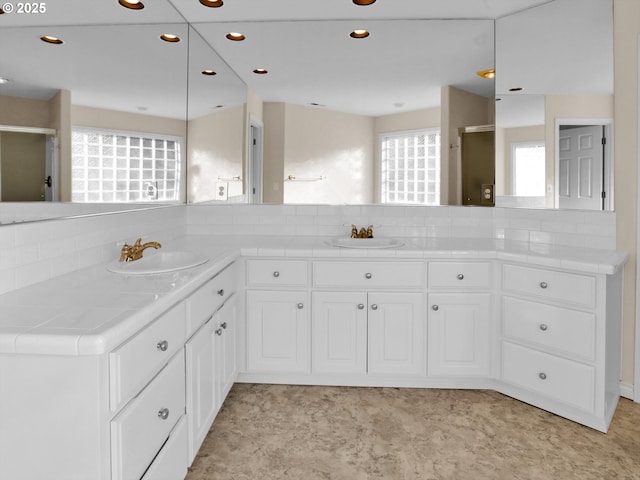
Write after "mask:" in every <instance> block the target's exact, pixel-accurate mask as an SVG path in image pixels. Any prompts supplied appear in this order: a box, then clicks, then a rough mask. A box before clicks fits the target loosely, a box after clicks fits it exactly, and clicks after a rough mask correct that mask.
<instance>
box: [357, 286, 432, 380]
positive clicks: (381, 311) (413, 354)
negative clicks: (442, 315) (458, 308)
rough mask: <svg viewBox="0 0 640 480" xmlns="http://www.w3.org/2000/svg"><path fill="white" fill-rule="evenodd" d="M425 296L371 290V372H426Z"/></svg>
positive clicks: (419, 373)
mask: <svg viewBox="0 0 640 480" xmlns="http://www.w3.org/2000/svg"><path fill="white" fill-rule="evenodd" d="M425 323H426V319H425V318H424V295H423V294H420V293H369V373H388V374H407V375H424V374H425V373H426V360H425Z"/></svg>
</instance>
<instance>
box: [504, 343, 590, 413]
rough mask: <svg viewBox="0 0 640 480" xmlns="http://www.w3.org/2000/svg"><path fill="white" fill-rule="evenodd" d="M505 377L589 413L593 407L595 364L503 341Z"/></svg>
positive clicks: (506, 379) (516, 383)
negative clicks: (583, 362) (575, 360)
mask: <svg viewBox="0 0 640 480" xmlns="http://www.w3.org/2000/svg"><path fill="white" fill-rule="evenodd" d="M502 379H503V380H504V381H505V382H508V383H511V384H514V385H518V386H520V387H523V388H526V389H528V390H532V391H534V392H537V393H540V394H542V395H545V396H547V397H550V398H553V399H555V400H558V401H560V402H563V403H567V404H571V405H574V406H576V407H579V408H582V409H584V410H587V411H589V412H592V411H593V407H594V394H595V391H594V385H595V383H594V382H595V369H594V367H591V366H588V365H583V364H581V363H578V362H573V361H571V360H566V359H564V358H560V357H556V356H554V355H549V354H547V353H543V352H538V351H536V350H532V349H530V348H526V347H522V346H519V345H515V344H513V343H509V342H502Z"/></svg>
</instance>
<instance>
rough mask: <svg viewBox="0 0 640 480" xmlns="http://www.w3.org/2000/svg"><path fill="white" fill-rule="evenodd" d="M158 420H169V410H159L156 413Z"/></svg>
mask: <svg viewBox="0 0 640 480" xmlns="http://www.w3.org/2000/svg"><path fill="white" fill-rule="evenodd" d="M158 418H160V419H162V420H166V419H167V418H169V409H168V408H163V409H162V410H160V411H159V412H158Z"/></svg>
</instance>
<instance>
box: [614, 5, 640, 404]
mask: <svg viewBox="0 0 640 480" xmlns="http://www.w3.org/2000/svg"><path fill="white" fill-rule="evenodd" d="M639 18H640V2H638V1H637V0H613V36H614V39H613V44H614V82H615V83H614V91H615V97H614V112H615V114H614V129H615V133H614V135H615V138H614V151H615V172H614V177H615V195H616V205H615V208H616V214H617V216H618V222H617V239H618V245H617V246H618V249H619V250H623V251H625V252H628V253H629V261H628V262H627V265H626V267H625V271H624V294H623V298H624V304H623V325H622V381H623V382H624V383H627V384H632V383H634V380H633V379H634V359H635V355H640V352H635V354H634V350H635V346H634V337H635V335H636V328H635V326H636V302H637V299H636V273H637V272H636V268H637V230H638V35H640V22H638V19H639ZM636 364H638V363H637V362H636ZM636 379H638V380H640V372H636ZM638 389H640V385H637V386H636V398H638V397H639V396H640V395H639V394H638Z"/></svg>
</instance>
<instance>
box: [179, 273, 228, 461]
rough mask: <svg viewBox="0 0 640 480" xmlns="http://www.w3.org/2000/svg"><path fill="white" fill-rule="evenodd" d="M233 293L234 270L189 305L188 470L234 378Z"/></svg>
mask: <svg viewBox="0 0 640 480" xmlns="http://www.w3.org/2000/svg"><path fill="white" fill-rule="evenodd" d="M235 292H236V275H235V264H232V265H230V266H228V267H226V268H225V269H224V270H222V271H221V272H220V273H218V274H217V275H216V276H215V277H214V278H212V279H211V280H209V281H208V282H207V283H205V284H204V285H203V286H202V287H200V288H199V289H198V290H197V291H196V292H194V293H193V294H192V295H191V296H190V297H189V298H188V299H187V311H188V317H187V318H188V321H187V325H188V327H189V328H190V329H195V333H194V334H193V335H192V336H191V338H190V339H189V340H188V341H187V343H186V344H185V356H186V391H187V397H186V412H187V425H188V452H189V464H191V462H192V461H193V459H194V458H195V456H196V453H197V452H198V449H199V448H200V446H201V445H202V442H203V441H204V439H205V437H206V435H207V432H208V431H209V428H210V427H211V425H212V424H213V421H214V419H215V417H216V415H217V414H218V411H219V410H220V407H221V406H222V402H224V399H225V398H226V396H227V394H228V393H229V390H230V389H231V386H232V385H233V382H234V380H235V377H236V375H237V368H236V365H237V363H236V336H235V331H236V321H237V319H236V304H235V300H236V295H235Z"/></svg>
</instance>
